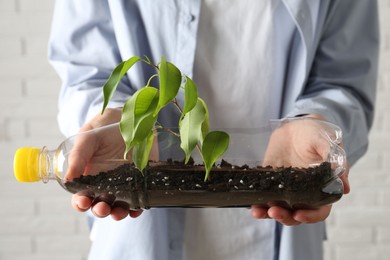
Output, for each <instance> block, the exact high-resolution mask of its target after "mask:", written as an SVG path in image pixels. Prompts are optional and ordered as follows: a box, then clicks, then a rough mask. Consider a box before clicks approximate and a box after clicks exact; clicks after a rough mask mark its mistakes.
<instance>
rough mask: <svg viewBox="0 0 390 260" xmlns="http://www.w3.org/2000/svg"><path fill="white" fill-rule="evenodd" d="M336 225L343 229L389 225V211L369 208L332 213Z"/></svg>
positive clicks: (366, 206) (368, 206)
mask: <svg viewBox="0 0 390 260" xmlns="http://www.w3.org/2000/svg"><path fill="white" fill-rule="evenodd" d="M334 214H335V216H336V218H337V223H338V225H341V226H343V227H361V226H362V225H364V226H365V227H374V226H386V225H387V226H389V225H390V218H389V215H390V209H386V208H377V207H370V205H365V208H364V209H348V210H343V211H338V212H334Z"/></svg>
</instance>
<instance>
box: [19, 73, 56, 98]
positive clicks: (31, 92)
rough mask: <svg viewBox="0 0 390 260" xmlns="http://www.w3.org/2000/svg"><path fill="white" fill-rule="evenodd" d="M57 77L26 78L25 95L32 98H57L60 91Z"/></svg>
mask: <svg viewBox="0 0 390 260" xmlns="http://www.w3.org/2000/svg"><path fill="white" fill-rule="evenodd" d="M60 87H61V81H60V80H59V78H34V79H27V80H26V95H27V97H32V98H57V97H58V94H59V92H60Z"/></svg>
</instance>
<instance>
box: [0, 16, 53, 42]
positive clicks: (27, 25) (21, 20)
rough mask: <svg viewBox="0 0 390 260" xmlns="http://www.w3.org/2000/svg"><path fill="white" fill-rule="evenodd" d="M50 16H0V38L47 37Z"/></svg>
mask: <svg viewBox="0 0 390 260" xmlns="http://www.w3.org/2000/svg"><path fill="white" fill-rule="evenodd" d="M51 18H52V14H51V13H48V14H43V13H41V14H34V13H30V14H23V15H21V14H20V13H17V14H8V13H6V14H4V15H1V16H0V36H12V37H15V36H16V37H20V36H25V35H36V36H37V35H40V36H48V35H49V32H50V26H51V20H52V19H51Z"/></svg>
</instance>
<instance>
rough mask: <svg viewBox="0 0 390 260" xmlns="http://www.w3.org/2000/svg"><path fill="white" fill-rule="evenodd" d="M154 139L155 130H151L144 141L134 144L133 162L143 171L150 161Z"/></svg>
mask: <svg viewBox="0 0 390 260" xmlns="http://www.w3.org/2000/svg"><path fill="white" fill-rule="evenodd" d="M153 140H154V134H153V132H149V135H148V136H147V138H145V139H144V140H143V141H142V142H140V143H138V144H136V145H134V148H133V162H134V164H135V166H136V167H137V168H138V169H139V170H140V171H141V172H142V171H143V170H144V169H145V167H146V165H147V164H148V161H149V155H150V151H151V150H152V146H153Z"/></svg>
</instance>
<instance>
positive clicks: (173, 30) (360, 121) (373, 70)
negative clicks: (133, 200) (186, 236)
mask: <svg viewBox="0 0 390 260" xmlns="http://www.w3.org/2000/svg"><path fill="white" fill-rule="evenodd" d="M282 2H283V4H284V5H285V10H287V12H288V13H289V15H290V16H291V21H293V22H294V24H295V26H296V34H295V36H294V40H293V42H292V44H291V45H290V46H291V47H290V50H289V51H288V52H286V55H288V59H287V60H288V62H287V64H285V66H286V67H285V68H284V69H283V72H284V73H283V74H284V75H282V77H283V78H284V79H285V85H284V87H283V102H282V105H281V108H280V111H281V112H280V115H279V116H280V117H286V116H295V115H298V114H310V113H316V114H322V115H324V116H325V117H326V118H327V119H328V120H329V121H331V122H333V123H335V124H337V125H339V126H340V127H341V128H342V130H343V132H344V142H345V150H346V152H347V155H348V161H349V163H350V164H353V163H355V162H356V160H358V159H359V158H360V157H361V156H362V155H363V154H364V152H365V151H366V149H367V145H368V140H367V139H368V138H367V135H368V131H369V128H370V127H371V124H372V120H373V113H374V100H375V86H376V76H377V63H378V44H379V36H378V34H379V32H378V31H379V30H378V14H377V3H376V1H375V0H283V1H282ZM200 4H201V0H139V1H136V0H133V1H130V0H128V1H124V0H111V1H103V0H83V1H76V0H73V1H72V0H59V1H57V4H56V8H55V13H54V19H53V27H52V32H51V37H50V43H49V59H50V62H51V63H52V64H53V66H54V68H55V69H56V71H57V72H58V74H59V76H60V77H61V79H62V88H61V93H60V100H59V115H58V119H59V125H60V128H61V130H62V132H63V133H64V134H65V135H70V134H72V133H75V132H77V131H78V129H79V128H80V127H81V126H82V125H83V124H84V123H85V122H86V120H88V119H89V118H91V117H92V116H94V115H95V114H97V113H98V112H99V111H100V109H101V104H102V89H101V87H102V85H103V84H104V82H105V80H106V79H107V78H108V77H109V75H110V73H111V71H112V69H113V68H114V67H115V66H116V65H117V64H118V63H119V62H121V61H122V60H125V59H127V58H129V57H131V56H134V55H141V56H142V55H147V56H148V57H150V58H151V59H152V60H153V61H158V60H159V59H160V57H161V56H165V57H166V58H167V60H170V61H172V62H173V63H175V64H176V65H177V66H178V67H179V68H180V70H182V71H183V72H184V73H185V74H186V75H189V76H192V72H193V66H194V56H195V50H196V43H197V27H198V19H199V15H200ZM275 15H276V16H277V15H278V13H276V14H275ZM279 15H281V14H279ZM282 18H283V17H280V19H282ZM152 73H153V72H151V71H149V69H148V68H147V67H145V66H136V67H134V68H133V69H132V70H131V71H130V72H129V73H128V75H127V77H125V78H124V80H122V82H121V84H120V85H119V87H118V92H117V93H116V94H115V96H114V97H113V101H112V102H111V103H110V106H111V107H120V106H122V104H123V102H124V100H126V99H127V97H128V96H129V95H131V94H132V93H133V92H134V91H135V90H136V89H138V88H140V87H142V86H143V84H144V83H145V82H146V80H147V78H149V76H150V75H151V74H152ZM275 73H276V74H278V73H280V72H279V71H275ZM174 114H175V112H173V111H172V113H167V115H166V116H165V117H164V118H162V119H161V121H162V122H163V123H164V124H165V125H169V124H173V123H174V122H173V120H174V118H175V117H174ZM184 212H185V211H184V210H182V209H153V210H149V211H147V212H145V213H144V214H143V215H142V217H140V218H138V219H130V218H127V219H126V220H124V221H120V222H115V223H114V222H113V221H111V220H110V219H109V218H106V219H100V220H97V221H96V222H95V223H94V226H95V228H96V229H95V231H96V239H95V240H94V243H93V245H92V248H91V255H90V259H93V260H98V259H104V260H109V259H115V260H117V259H119V260H121V259H140V260H149V259H162V260H165V259H167V260H168V259H169V260H175V259H181V258H182V252H183V251H182V249H183V244H182V241H183V234H182V230H183V225H184V223H183V214H184ZM248 214H249V213H248ZM259 225H267V226H268V227H271V228H272V229H274V230H275V233H274V236H272V237H271V238H270V239H272V241H273V245H274V248H275V250H274V248H270V249H269V250H274V251H273V255H274V259H282V260H290V259H291V260H302V259H322V240H323V238H324V235H325V226H324V223H318V224H314V225H301V226H297V227H281V226H280V225H277V224H275V222H273V221H271V220H267V221H259ZM259 243H260V241H259Z"/></svg>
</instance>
